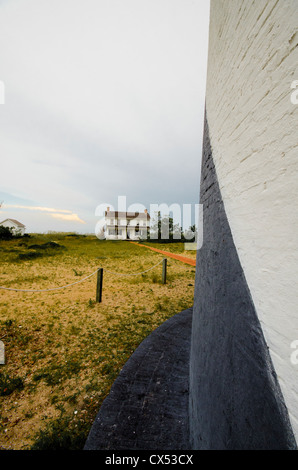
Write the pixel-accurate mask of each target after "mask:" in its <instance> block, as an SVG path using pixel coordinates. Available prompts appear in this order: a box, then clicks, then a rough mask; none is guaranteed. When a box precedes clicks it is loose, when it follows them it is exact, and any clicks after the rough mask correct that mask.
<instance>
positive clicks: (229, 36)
mask: <svg viewBox="0 0 298 470" xmlns="http://www.w3.org/2000/svg"><path fill="white" fill-rule="evenodd" d="M297 30H298V1H297V0H277V1H276V0H257V1H252V0H228V1H227V0H211V15H210V39H209V60H208V77H207V95H206V109H207V119H208V123H209V131H210V141H211V147H212V150H213V158H214V162H215V167H216V171H217V176H218V180H219V186H220V190H221V194H222V198H223V201H224V204H225V210H226V214H227V217H228V221H229V224H230V228H231V231H232V235H233V239H234V243H235V246H236V248H237V252H238V255H239V258H240V261H241V264H242V268H243V271H244V274H245V277H246V280H247V283H248V286H249V289H250V292H251V295H252V298H253V301H254V304H255V308H256V310H257V314H258V317H259V320H260V322H261V325H262V328H263V332H264V335H265V339H266V342H267V344H268V346H269V350H270V354H271V357H272V360H273V364H274V367H275V370H276V373H277V376H278V380H279V383H280V386H281V389H282V392H283V395H284V398H285V402H286V405H287V408H288V411H289V416H290V420H291V423H292V426H293V430H294V433H295V435H296V438H297V436H298V381H297V373H298V365H296V364H293V363H292V362H291V354H292V352H293V349H291V343H292V342H293V341H294V340H298V318H297V317H298V289H297V279H298V210H297V208H298V191H297V188H298V152H297V150H298V149H297V141H298V106H297V105H295V104H293V103H292V102H291V93H292V92H293V90H291V84H292V82H293V81H294V80H298V73H296V70H297V71H298V68H297V65H298V48H297V45H298V32H297Z"/></svg>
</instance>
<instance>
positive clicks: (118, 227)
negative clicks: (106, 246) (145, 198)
mask: <svg viewBox="0 0 298 470" xmlns="http://www.w3.org/2000/svg"><path fill="white" fill-rule="evenodd" d="M105 221H106V228H105V238H106V239H107V240H140V239H146V238H147V234H148V231H149V228H150V215H149V213H148V211H147V209H145V211H144V212H143V213H142V212H120V211H111V210H110V208H109V207H108V208H107V210H106V211H105Z"/></svg>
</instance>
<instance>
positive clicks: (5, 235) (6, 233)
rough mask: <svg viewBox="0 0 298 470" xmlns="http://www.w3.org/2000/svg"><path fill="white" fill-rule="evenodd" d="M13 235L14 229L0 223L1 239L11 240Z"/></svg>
mask: <svg viewBox="0 0 298 470" xmlns="http://www.w3.org/2000/svg"><path fill="white" fill-rule="evenodd" d="M12 237H13V234H12V231H11V230H10V228H8V227H3V225H0V240H11V239H12Z"/></svg>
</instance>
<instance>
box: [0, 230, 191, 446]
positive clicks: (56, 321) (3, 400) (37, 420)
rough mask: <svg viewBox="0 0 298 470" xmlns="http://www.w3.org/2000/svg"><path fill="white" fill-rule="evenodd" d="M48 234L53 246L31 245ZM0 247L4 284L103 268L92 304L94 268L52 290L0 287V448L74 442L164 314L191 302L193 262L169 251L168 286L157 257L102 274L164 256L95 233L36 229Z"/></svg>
mask: <svg viewBox="0 0 298 470" xmlns="http://www.w3.org/2000/svg"><path fill="white" fill-rule="evenodd" d="M50 241H51V242H55V243H56V245H55V244H53V245H48V246H43V247H42V248H39V247H36V245H45V244H46V243H48V242H50ZM32 245H33V246H34V247H33V248H32ZM58 245H59V246H58ZM154 246H156V247H157V248H161V247H160V246H159V245H158V244H154ZM163 248H164V247H162V248H161V249H163ZM171 248H172V249H174V246H173V245H172V247H171ZM179 249H180V247H179ZM0 250H1V251H0V260H1V282H0V284H1V285H2V286H7V287H15V288H20V289H48V288H52V287H56V286H57V287H58V286H62V285H65V284H70V283H72V282H76V281H78V280H80V279H81V278H84V277H85V276H87V275H89V274H91V273H92V272H94V271H95V270H96V269H97V268H98V267H103V268H104V278H103V298H102V303H100V304H98V303H95V290H96V275H95V276H93V277H91V278H89V279H87V280H86V281H84V282H82V283H80V284H77V285H75V286H72V287H69V288H67V289H61V290H57V291H51V292H39V293H30V292H14V291H5V290H0V339H1V338H2V341H3V342H4V344H5V353H6V363H5V365H1V366H0V449H1V448H2V449H30V448H33V449H61V448H65V449H80V448H82V447H83V445H84V443H85V440H86V438H87V435H88V432H89V430H90V427H91V425H92V423H93V421H94V418H95V416H96V413H97V412H98V410H99V408H100V405H101V403H102V401H103V400H104V398H105V397H106V396H107V394H108V393H109V390H110V387H111V385H112V383H113V381H114V380H115V378H116V377H117V375H118V374H119V372H120V370H121V368H122V366H123V365H124V363H125V362H126V361H127V359H128V358H129V357H130V355H131V354H132V352H133V351H134V350H135V349H136V347H137V346H138V345H139V344H140V342H141V341H142V340H143V339H144V338H145V337H146V336H147V335H148V334H150V333H151V331H153V330H154V329H155V328H157V327H158V326H159V325H160V324H161V323H163V322H164V321H165V320H166V319H167V318H169V317H171V316H172V315H173V314H175V313H178V312H180V311H181V310H183V309H185V308H188V307H190V306H192V303H193V291H194V287H193V286H194V277H195V269H194V268H193V267H191V266H187V265H184V264H182V263H181V262H178V261H175V260H172V259H168V278H167V279H168V282H167V284H166V285H162V284H161V270H162V267H161V265H159V266H158V267H156V268H154V269H153V270H152V271H149V272H147V273H145V274H143V275H138V276H130V277H126V276H119V275H115V274H110V273H107V270H110V271H114V272H117V273H118V274H119V273H127V272H139V271H143V270H146V269H148V268H150V267H151V266H153V265H155V264H156V263H157V262H158V261H159V260H162V258H163V255H161V254H158V253H154V252H152V251H151V250H147V249H145V248H141V247H138V246H137V245H134V244H131V243H128V242H108V241H99V240H98V239H97V238H96V237H93V236H73V235H70V234H51V235H34V236H32V237H30V238H27V239H25V238H23V239H19V240H11V241H2V242H1V243H0ZM168 251H170V250H168ZM28 253H37V255H36V256H35V255H34V254H33V255H29V257H28V256H26V254H28ZM184 254H185V255H186V256H187V255H188V253H184ZM20 255H21V256H20Z"/></svg>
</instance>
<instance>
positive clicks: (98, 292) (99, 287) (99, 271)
mask: <svg viewBox="0 0 298 470" xmlns="http://www.w3.org/2000/svg"><path fill="white" fill-rule="evenodd" d="M161 263H163V273H162V283H163V284H165V283H166V266H167V260H166V258H164V259H163V260H161V261H159V262H158V263H157V264H155V265H154V266H151V268H149V269H146V270H145V271H141V272H135V273H119V272H114V271H109V270H108V269H105V272H107V273H109V274H113V275H117V276H139V275H141V274H145V273H148V272H149V271H152V269H154V268H156V267H157V266H159V265H160V264H161ZM96 273H97V287H96V299H97V302H101V294H102V278H103V268H97V269H96V271H94V272H93V273H91V274H89V275H88V276H86V277H84V278H83V279H80V280H79V281H76V282H72V283H71V284H66V285H64V286H59V287H52V288H49V289H17V288H14V287H5V286H0V289H2V290H9V291H15V292H50V291H55V290H59V289H66V288H68V287H72V286H74V285H76V284H80V283H81V282H84V281H86V280H87V279H89V278H91V277H92V276H94V275H95V274H96Z"/></svg>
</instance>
